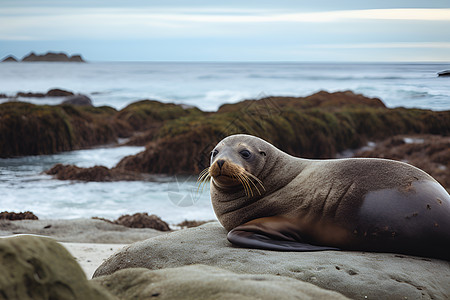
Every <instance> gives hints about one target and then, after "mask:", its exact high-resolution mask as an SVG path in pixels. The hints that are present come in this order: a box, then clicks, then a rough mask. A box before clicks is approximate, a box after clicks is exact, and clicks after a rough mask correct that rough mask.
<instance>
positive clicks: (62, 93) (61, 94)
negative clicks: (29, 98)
mask: <svg viewBox="0 0 450 300" xmlns="http://www.w3.org/2000/svg"><path fill="white" fill-rule="evenodd" d="M73 95H74V93H72V92H69V91H65V90H61V89H51V90H49V91H48V92H47V94H46V96H47V97H67V96H73Z"/></svg>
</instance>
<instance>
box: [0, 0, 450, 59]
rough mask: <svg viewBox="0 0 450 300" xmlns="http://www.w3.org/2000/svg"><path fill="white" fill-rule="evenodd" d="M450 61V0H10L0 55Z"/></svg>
mask: <svg viewBox="0 0 450 300" xmlns="http://www.w3.org/2000/svg"><path fill="white" fill-rule="evenodd" d="M30 51H35V52H37V53H45V52H47V51H63V52H67V53H69V54H77V53H79V54H82V55H83V57H84V58H85V59H86V60H89V61H312V62H317V61H319V62H330V61H332V62H340V61H345V62H352V61H356V62H361V61H364V62H366V61H367V62H371V61H374V62H378V61H443V62H449V61H450V1H449V0H443V1H433V0H428V1H413V0H410V1H395V0H391V1H384V0H381V1H345V0H341V1H332V0H328V1H324V0H309V1H296V0H291V1H287V0H277V1H264V0H263V1H242V0H241V1H233V0H231V1H223V0H222V1H213V0H197V1H187V0H165V1H151V0H145V1H144V0H141V1H139V0H128V1H125V0H124V1H114V0H108V1H103V0H77V1H72V0H67V1H66V0H48V1H41V0H1V1H0V58H3V57H5V56H7V55H9V54H12V55H14V56H16V57H17V58H22V57H23V56H24V55H26V54H27V53H29V52H30Z"/></svg>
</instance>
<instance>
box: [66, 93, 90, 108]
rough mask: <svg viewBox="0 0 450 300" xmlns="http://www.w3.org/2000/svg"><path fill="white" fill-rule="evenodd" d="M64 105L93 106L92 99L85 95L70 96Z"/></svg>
mask: <svg viewBox="0 0 450 300" xmlns="http://www.w3.org/2000/svg"><path fill="white" fill-rule="evenodd" d="M62 104H71V105H80V106H93V105H92V100H91V98H89V97H88V96H86V95H83V94H77V95H73V96H69V97H67V98H66V99H65V100H64V101H63V102H62Z"/></svg>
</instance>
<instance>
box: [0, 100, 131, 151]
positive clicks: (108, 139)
mask: <svg viewBox="0 0 450 300" xmlns="http://www.w3.org/2000/svg"><path fill="white" fill-rule="evenodd" d="M116 112H117V111H116V110H114V109H113V108H110V107H81V106H77V107H75V106H72V105H57V106H51V105H34V104H30V103H23V102H6V103H2V104H0V157H12V156H21V155H40V154H51V153H56V152H60V151H68V150H74V149H81V148H86V147H92V146H95V145H102V144H107V143H113V142H115V141H116V139H117V137H118V136H120V134H121V133H123V134H125V133H128V134H129V131H128V130H127V128H126V124H125V125H124V124H118V123H117V122H115V120H114V116H115V114H116Z"/></svg>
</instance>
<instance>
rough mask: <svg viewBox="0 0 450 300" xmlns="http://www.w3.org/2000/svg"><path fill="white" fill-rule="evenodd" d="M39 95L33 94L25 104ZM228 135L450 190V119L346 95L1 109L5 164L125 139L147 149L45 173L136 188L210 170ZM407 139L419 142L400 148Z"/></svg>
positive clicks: (448, 113) (437, 113)
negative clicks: (149, 178)
mask: <svg viewBox="0 0 450 300" xmlns="http://www.w3.org/2000/svg"><path fill="white" fill-rule="evenodd" d="M68 93H70V94H68ZM63 94H64V95H66V97H74V96H77V95H74V94H73V93H72V92H67V91H64V90H60V89H54V90H50V91H48V92H47V93H42V95H45V96H50V95H63ZM24 95H30V94H24ZM36 95H38V96H40V93H31V95H30V96H36ZM64 99H66V100H67V99H69V98H64ZM75 104H76V103H75ZM234 133H247V134H252V135H256V136H260V137H263V138H264V139H266V140H267V141H269V142H270V143H272V144H274V145H275V146H277V147H278V148H280V149H281V150H283V151H285V152H287V153H290V154H292V155H294V156H299V157H304V158H334V157H337V156H339V155H341V153H343V152H346V151H347V152H348V150H349V149H351V150H352V152H351V153H352V155H356V156H373V157H385V158H392V159H398V160H404V161H407V162H409V163H411V164H413V165H416V166H418V167H419V168H423V169H424V170H425V171H427V172H428V173H430V174H431V175H432V176H434V177H435V178H436V179H438V180H439V182H440V183H441V184H442V185H444V186H445V187H446V188H447V189H449V188H450V185H449V182H450V158H449V153H448V149H449V147H448V145H449V144H448V136H449V134H450V111H430V110H422V109H406V108H394V109H391V108H387V107H385V105H384V104H383V102H382V101H381V100H380V99H377V98H367V97H364V96H362V95H358V94H354V93H352V92H349V91H347V92H336V93H328V92H319V93H316V94H313V95H311V96H308V97H267V98H263V99H260V100H245V101H242V102H239V103H235V104H225V105H223V106H221V107H220V108H219V109H218V110H217V111H216V112H203V111H201V110H199V109H197V108H195V107H185V106H183V105H176V104H173V103H162V102H159V101H155V100H142V101H138V102H135V103H132V104H130V105H129V106H127V107H125V108H124V109H122V110H120V111H117V110H115V109H113V108H111V107H106V106H104V107H92V106H89V105H74V104H73V103H70V102H65V103H62V104H61V105H55V106H50V105H34V104H29V103H22V102H7V103H3V104H0V157H3V158H5V157H14V156H22V155H39V154H51V153H57V152H61V151H67V150H74V149H82V148H89V147H93V146H98V145H104V144H114V143H116V144H117V141H118V140H119V139H122V138H126V139H127V142H126V145H145V146H146V150H145V151H143V152H141V153H138V154H136V155H133V156H129V157H125V158H124V159H122V161H120V162H119V163H118V164H117V165H116V166H115V167H114V168H111V169H108V168H106V167H102V166H96V167H92V168H79V167H77V166H70V165H69V166H64V165H56V166H55V167H53V168H52V169H50V170H48V171H47V173H48V174H51V175H54V176H55V178H57V179H61V180H81V181H115V180H143V179H144V178H145V176H146V175H148V174H161V173H163V174H198V173H199V172H200V171H201V170H203V169H204V168H206V167H207V166H208V163H209V157H210V151H211V149H212V148H213V147H214V146H215V145H216V143H217V142H218V141H220V140H221V139H222V138H224V137H225V136H228V135H230V134H234ZM405 139H406V141H408V139H409V140H411V141H422V140H423V143H407V142H404V143H403V144H402V143H401V141H402V140H405ZM399 141H400V142H399ZM368 143H369V144H375V145H377V146H376V149H372V151H369V152H368V151H367V149H368V148H367V147H366V146H367V145H368ZM358 149H365V150H366V151H359V152H358Z"/></svg>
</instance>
